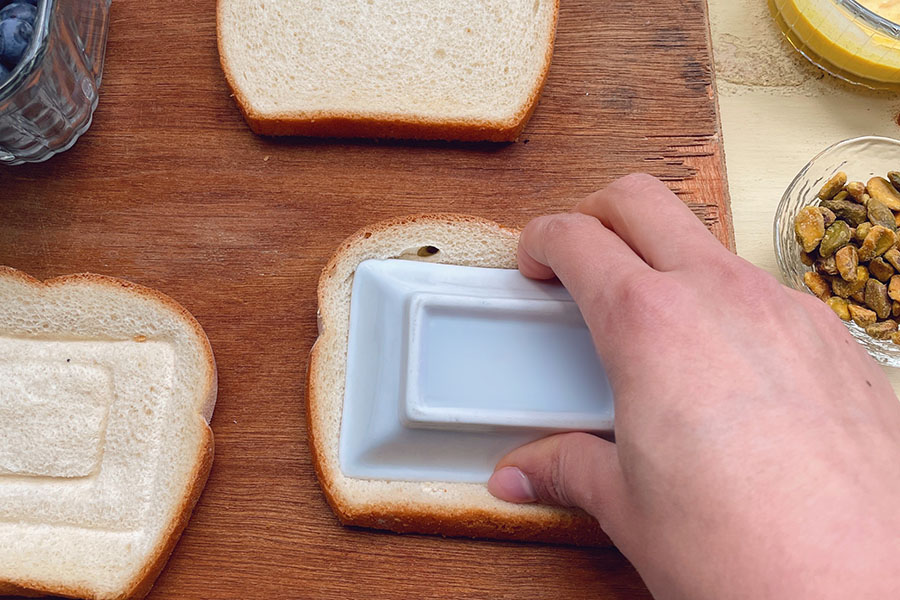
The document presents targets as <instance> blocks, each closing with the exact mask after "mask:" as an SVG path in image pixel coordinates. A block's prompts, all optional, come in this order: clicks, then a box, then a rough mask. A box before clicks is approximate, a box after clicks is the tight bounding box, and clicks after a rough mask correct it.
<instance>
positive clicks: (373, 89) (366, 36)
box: [218, 0, 559, 142]
mask: <svg viewBox="0 0 900 600" xmlns="http://www.w3.org/2000/svg"><path fill="white" fill-rule="evenodd" d="M558 8H559V0H453V1H452V2H447V1H445V0H418V1H415V0H327V1H325V2H323V1H320V0H218V43H219V57H220V60H221V63H222V69H223V70H224V72H225V76H226V78H227V80H228V83H229V85H230V86H231V89H232V91H233V93H234V96H235V98H236V99H237V102H238V105H239V106H240V108H241V111H242V112H243V113H244V117H245V118H246V120H247V122H248V123H249V125H250V128H251V129H252V130H253V131H254V132H256V133H259V134H266V135H308V136H328V137H372V138H415V139H438V140H464V141H480V140H486V141H495V142H502V141H512V140H515V139H516V138H517V137H518V136H519V134H520V133H521V131H522V129H523V128H524V127H525V123H526V122H527V121H528V118H529V117H530V116H531V113H532V112H533V111H534V109H535V107H536V105H537V101H538V97H539V96H540V92H541V88H542V87H543V85H544V81H545V80H546V77H547V71H548V70H549V68H550V59H551V57H552V55H553V41H554V37H555V32H556V20H557V12H558Z"/></svg>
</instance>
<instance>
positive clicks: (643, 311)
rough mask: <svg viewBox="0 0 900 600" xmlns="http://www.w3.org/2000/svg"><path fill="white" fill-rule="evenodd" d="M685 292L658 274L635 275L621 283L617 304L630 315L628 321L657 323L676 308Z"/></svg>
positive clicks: (676, 283)
mask: <svg viewBox="0 0 900 600" xmlns="http://www.w3.org/2000/svg"><path fill="white" fill-rule="evenodd" d="M685 294H686V290H685V289H684V288H683V286H682V285H681V284H679V283H678V282H677V281H674V280H672V279H670V278H668V277H665V276H663V275H661V274H659V273H655V272H650V273H646V274H641V275H637V276H635V277H632V278H630V279H628V280H627V281H625V282H623V283H622V286H621V288H620V289H619V293H618V298H617V303H618V305H619V306H620V307H623V308H624V310H625V311H626V312H625V313H624V314H625V315H629V314H630V315H631V317H632V318H631V319H629V320H630V321H632V322H633V321H634V320H638V321H639V322H644V321H648V322H657V323H658V322H659V321H660V320H661V319H664V318H666V317H667V315H670V314H671V312H672V307H673V306H678V305H679V304H680V303H681V301H682V299H683V297H684V295H685Z"/></svg>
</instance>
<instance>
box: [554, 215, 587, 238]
mask: <svg viewBox="0 0 900 600" xmlns="http://www.w3.org/2000/svg"><path fill="white" fill-rule="evenodd" d="M594 222H596V219H594V218H593V217H590V216H588V215H584V214H579V213H563V214H559V215H553V216H551V217H548V218H547V220H546V221H544V226H543V227H544V236H545V237H546V238H548V239H551V240H566V239H571V238H573V237H578V236H581V235H584V233H585V231H586V230H587V228H588V227H591V226H592V225H593V224H594Z"/></svg>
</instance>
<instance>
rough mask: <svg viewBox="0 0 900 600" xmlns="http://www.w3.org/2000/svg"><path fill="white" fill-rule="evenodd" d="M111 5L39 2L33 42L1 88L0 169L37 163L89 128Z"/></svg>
mask: <svg viewBox="0 0 900 600" xmlns="http://www.w3.org/2000/svg"><path fill="white" fill-rule="evenodd" d="M110 2H111V0H40V1H39V2H38V12H37V18H36V19H35V23H34V37H33V38H32V41H31V43H30V44H29V46H28V49H27V50H26V51H25V54H24V56H23V57H22V59H21V60H20V61H19V64H18V65H16V67H15V69H13V71H12V73H11V74H10V77H9V79H7V80H6V82H4V83H3V84H0V164H8V165H16V164H21V163H25V162H41V161H44V160H47V159H48V158H50V157H51V156H53V155H54V154H57V153H59V152H62V151H64V150H68V149H69V148H70V147H71V146H72V144H74V143H75V141H76V140H77V139H78V137H79V136H80V135H81V134H82V133H84V132H85V131H87V129H88V127H90V125H91V120H92V118H93V114H94V109H96V108H97V101H98V98H99V97H98V90H99V88H100V79H101V76H102V73H103V58H104V54H105V50H106V32H107V28H108V25H109V6H110Z"/></svg>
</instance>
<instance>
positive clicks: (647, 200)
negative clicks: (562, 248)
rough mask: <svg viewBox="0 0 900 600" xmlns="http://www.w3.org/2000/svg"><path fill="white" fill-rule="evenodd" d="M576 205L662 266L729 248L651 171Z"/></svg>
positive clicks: (704, 258) (697, 260)
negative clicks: (651, 173) (649, 173)
mask: <svg viewBox="0 0 900 600" xmlns="http://www.w3.org/2000/svg"><path fill="white" fill-rule="evenodd" d="M576 210H577V211H578V212H582V213H585V214H588V215H591V216H593V217H596V218H598V219H600V221H601V222H602V223H603V224H604V225H606V226H607V227H608V228H610V229H611V230H613V231H614V232H615V233H616V235H618V236H619V237H620V238H622V239H623V240H624V241H625V242H626V243H627V244H628V245H629V246H630V247H631V248H632V249H633V250H634V252H636V253H637V254H638V255H639V256H641V257H642V258H643V259H644V260H645V261H646V262H647V264H649V265H650V266H651V267H653V268H654V269H656V270H658V271H673V270H676V269H685V268H690V267H693V266H701V265H703V264H707V263H708V261H709V258H710V257H711V256H713V255H715V254H722V253H727V252H728V251H727V250H726V249H725V248H724V247H723V246H722V245H721V244H720V243H719V242H718V240H716V238H715V237H714V236H713V235H712V234H711V233H710V232H709V231H708V230H707V229H706V226H704V225H703V222H702V221H700V219H698V218H697V217H696V216H695V215H694V213H692V212H691V210H690V209H689V208H688V207H687V206H686V205H685V204H684V202H682V201H681V200H679V198H678V196H676V195H675V194H674V193H672V191H671V190H669V188H667V187H666V186H665V184H664V183H663V182H661V181H660V180H658V179H656V178H655V177H651V176H650V175H643V174H635V175H628V176H626V177H623V178H621V179H618V180H616V181H614V182H613V183H611V184H610V185H609V186H608V187H607V188H605V189H603V190H600V191H599V192H595V193H594V194H591V195H590V196H588V197H587V198H585V199H584V200H582V201H581V202H580V203H579V204H578V206H577V207H576Z"/></svg>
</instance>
